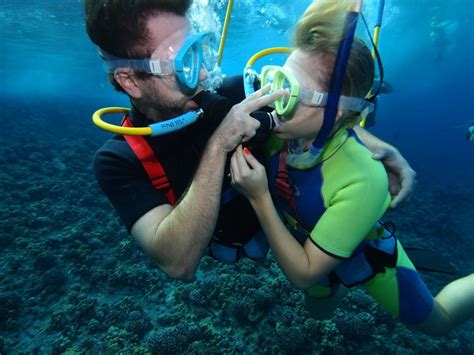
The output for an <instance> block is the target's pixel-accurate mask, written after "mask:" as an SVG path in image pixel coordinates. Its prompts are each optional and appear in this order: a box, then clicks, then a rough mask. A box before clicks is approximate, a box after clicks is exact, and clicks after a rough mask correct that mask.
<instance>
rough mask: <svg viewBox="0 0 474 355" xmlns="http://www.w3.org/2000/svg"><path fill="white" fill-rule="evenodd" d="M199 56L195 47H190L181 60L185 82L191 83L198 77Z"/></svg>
mask: <svg viewBox="0 0 474 355" xmlns="http://www.w3.org/2000/svg"><path fill="white" fill-rule="evenodd" d="M198 66H199V54H198V51H197V48H196V46H191V48H189V50H188V51H187V53H186V55H185V56H184V58H183V74H184V78H185V79H186V82H188V83H193V82H194V81H195V78H196V75H199V70H200V68H198Z"/></svg>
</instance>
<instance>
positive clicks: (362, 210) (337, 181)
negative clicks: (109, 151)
mask: <svg viewBox="0 0 474 355" xmlns="http://www.w3.org/2000/svg"><path fill="white" fill-rule="evenodd" d="M276 146H280V147H281V146H282V142H281V141H279V142H278V141H275V140H273V142H270V143H269V146H268V147H267V148H268V149H269V150H272V147H273V148H275V147H276ZM273 151H275V149H273ZM280 154H281V153H280ZM280 154H275V155H273V156H272V157H271V158H270V160H269V163H268V176H269V181H270V187H271V190H272V194H273V196H274V199H275V202H276V205H277V207H278V208H279V210H280V211H281V212H282V213H283V215H284V216H285V217H286V219H287V221H288V228H289V230H290V232H291V233H292V234H293V235H294V236H295V237H296V238H297V239H298V240H299V241H300V243H304V242H305V241H306V240H307V238H310V240H311V241H312V242H313V243H314V244H315V245H316V246H317V247H318V248H319V249H320V250H322V251H323V252H325V253H327V254H328V255H331V256H333V257H335V258H339V259H344V262H342V263H341V264H340V266H338V267H337V268H336V270H335V271H334V272H332V273H331V274H330V275H328V278H327V280H325V281H323V282H322V283H321V284H318V285H315V286H314V287H312V288H310V289H309V290H307V292H308V294H309V295H310V296H312V297H327V296H330V295H331V294H333V293H334V289H335V287H337V285H338V284H339V283H343V284H345V285H346V286H349V287H351V286H353V285H356V284H363V285H364V286H365V287H366V288H367V290H368V292H369V293H370V294H371V295H372V296H373V297H374V298H375V299H376V300H377V301H378V302H379V303H380V304H382V305H383V306H384V307H385V308H386V309H387V310H388V311H389V312H390V313H392V314H393V315H395V316H398V317H399V318H400V319H401V320H402V321H404V322H406V323H410V324H416V323H421V322H423V321H424V320H425V319H426V317H428V315H429V314H430V313H431V310H432V307H433V298H432V296H431V294H430V292H429V291H428V289H427V288H426V286H425V284H424V283H423V281H422V280H421V279H420V277H419V275H418V273H417V272H416V270H415V267H414V266H413V264H412V263H411V261H410V260H409V259H408V257H407V256H406V254H405V251H404V250H403V248H402V246H401V245H400V243H398V242H397V241H396V240H395V238H394V237H393V236H390V235H389V233H387V232H386V231H384V230H383V228H381V227H380V226H381V225H380V224H379V223H378V220H379V219H380V218H381V217H382V216H383V214H384V213H385V211H386V210H387V208H388V206H389V204H390V201H391V197H390V194H389V191H388V181H387V174H386V172H385V170H384V167H383V165H382V164H381V163H380V162H378V161H375V160H374V159H372V157H371V155H372V154H371V153H370V151H369V150H368V149H367V148H366V147H365V146H364V145H363V144H362V143H361V141H360V140H359V139H358V137H357V136H356V134H355V132H354V131H353V130H351V129H345V128H341V129H339V130H338V131H337V132H336V133H335V134H334V135H333V137H331V139H330V140H329V141H328V142H327V143H326V145H325V147H324V149H323V152H322V153H321V156H320V158H319V161H318V162H317V164H316V165H315V166H313V167H312V168H310V169H297V168H294V167H290V166H287V173H288V181H287V182H288V183H289V184H290V186H291V188H290V189H291V191H293V193H292V194H291V196H290V197H288V195H285V193H282V191H281V190H280V189H278V188H277V187H276V185H277V184H276V180H277V172H278V171H279V170H282V169H281V163H280ZM280 175H281V174H280ZM374 245H375V246H376V248H375V249H377V248H379V249H380V248H381V249H382V253H380V250H379V251H376V252H372V251H373V250H372V249H374V248H373V246H374ZM384 249H386V250H385V251H386V252H387V253H386V254H384V253H383V250H384ZM368 250H370V251H371V253H370V256H369V257H366V256H365V255H366V254H367V252H368ZM368 269H370V271H368ZM346 280H349V281H347V282H346ZM347 283H349V284H347Z"/></svg>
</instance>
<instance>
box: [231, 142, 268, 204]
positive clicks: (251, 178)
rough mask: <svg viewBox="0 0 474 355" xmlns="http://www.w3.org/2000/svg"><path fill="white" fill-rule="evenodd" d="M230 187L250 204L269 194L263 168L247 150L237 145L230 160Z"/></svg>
mask: <svg viewBox="0 0 474 355" xmlns="http://www.w3.org/2000/svg"><path fill="white" fill-rule="evenodd" d="M230 174H231V181H232V186H233V187H234V188H235V189H236V190H237V191H239V192H240V193H241V194H242V195H244V196H245V197H247V198H248V200H249V201H250V202H256V201H257V200H259V199H261V198H262V197H265V196H267V195H269V194H270V192H269V191H268V182H267V174H266V172H265V168H264V166H263V165H262V164H260V162H259V161H258V160H257V159H256V158H255V157H254V156H253V155H252V153H250V150H248V149H247V148H244V149H242V145H239V146H238V147H237V149H236V150H235V152H234V154H233V155H232V158H231V160H230Z"/></svg>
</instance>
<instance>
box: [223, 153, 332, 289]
mask: <svg viewBox="0 0 474 355" xmlns="http://www.w3.org/2000/svg"><path fill="white" fill-rule="evenodd" d="M231 178H232V183H233V186H234V187H235V188H236V189H237V190H238V191H239V192H241V193H242V194H243V195H244V196H246V197H247V198H248V200H249V201H250V204H251V205H252V207H253V209H254V210H255V212H256V214H257V217H258V219H259V221H260V224H261V225H262V228H263V231H264V232H265V235H266V236H267V240H268V243H269V244H270V247H271V248H272V251H273V254H274V255H275V258H276V259H277V261H278V263H279V264H280V266H281V268H282V269H283V272H284V273H285V274H286V276H287V278H288V280H289V281H290V282H291V283H292V285H293V286H294V287H296V288H299V289H307V288H309V287H311V286H313V285H314V284H315V283H317V282H318V280H319V279H320V278H322V277H323V276H325V275H326V274H328V273H329V272H330V271H331V270H332V269H334V268H335V267H336V266H337V265H338V264H339V263H340V262H341V259H337V258H334V257H332V256H330V255H328V254H326V253H324V252H323V251H321V250H320V249H319V248H318V247H316V245H315V244H313V243H312V242H311V241H310V239H308V240H307V241H306V243H305V245H304V246H301V245H300V244H299V243H298V241H297V240H296V239H295V238H294V237H293V236H292V235H291V233H290V232H289V231H288V229H287V228H286V227H285V225H284V224H283V223H282V221H281V220H280V217H279V215H278V213H277V211H276V208H275V205H274V204H273V201H272V198H271V195H270V192H269V190H268V183H267V176H266V173H265V168H264V167H263V165H262V164H260V163H259V162H258V160H257V159H255V158H254V157H253V156H252V155H251V153H250V152H249V151H248V150H247V149H244V150H243V149H242V147H241V146H239V147H238V148H237V150H236V152H235V153H234V155H233V156H232V159H231Z"/></svg>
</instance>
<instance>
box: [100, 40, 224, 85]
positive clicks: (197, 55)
mask: <svg viewBox="0 0 474 355" xmlns="http://www.w3.org/2000/svg"><path fill="white" fill-rule="evenodd" d="M170 52H171V53H170V54H171V55H170V56H169V59H152V58H143V59H129V58H119V57H115V56H113V55H111V54H109V53H107V52H105V51H103V50H102V49H101V50H100V55H101V57H102V58H103V59H104V61H105V62H106V64H107V66H108V70H109V71H111V72H113V71H115V69H117V68H123V67H125V68H131V69H133V70H136V71H139V72H143V73H150V74H152V75H156V76H167V75H176V77H177V79H178V82H179V83H180V85H181V86H182V87H183V88H184V89H185V90H187V91H191V92H192V91H195V90H196V88H197V86H198V83H199V75H200V72H201V68H202V67H203V66H204V68H205V69H206V70H208V71H212V70H213V69H214V67H215V66H216V65H217V60H218V52H217V39H216V37H215V35H214V34H213V33H211V32H205V33H200V34H192V33H191V34H189V35H188V36H187V37H186V39H185V41H184V43H183V45H182V46H181V47H180V48H179V49H178V51H177V52H176V55H173V54H174V53H175V51H174V48H173V47H170Z"/></svg>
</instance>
